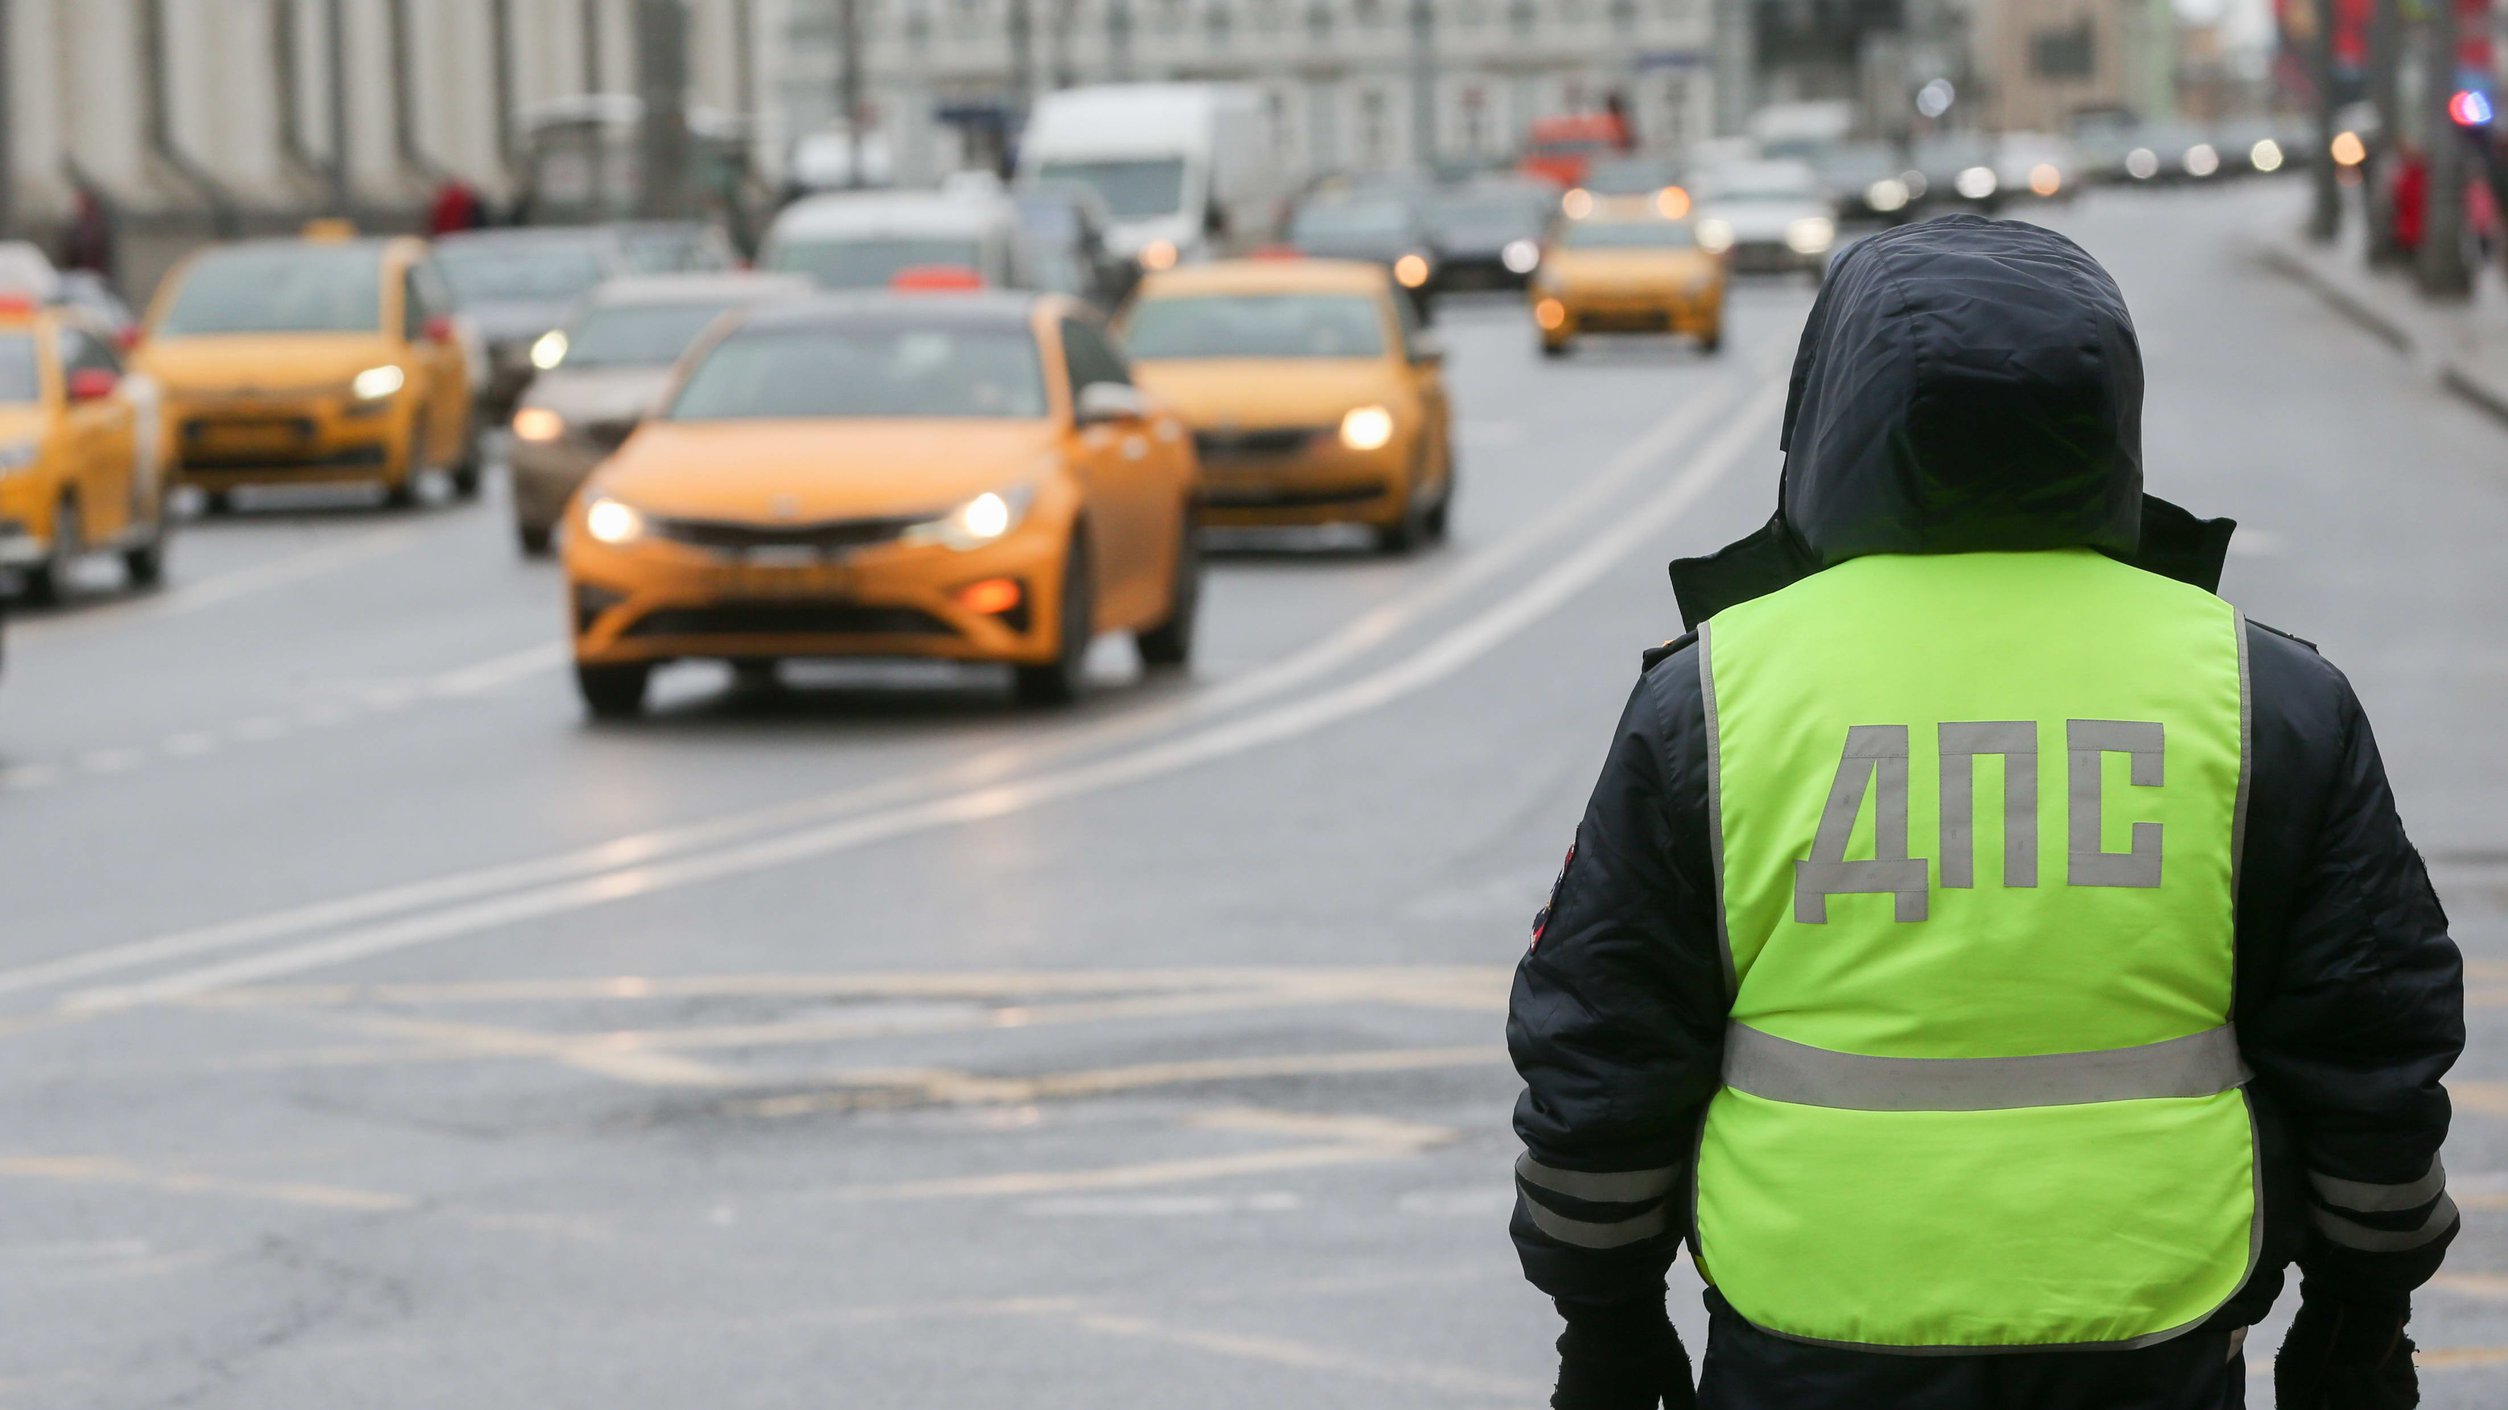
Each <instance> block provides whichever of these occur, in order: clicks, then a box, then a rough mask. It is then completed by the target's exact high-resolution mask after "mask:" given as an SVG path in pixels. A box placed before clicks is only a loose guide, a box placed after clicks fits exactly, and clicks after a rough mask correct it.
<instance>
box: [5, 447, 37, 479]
mask: <svg viewBox="0 0 2508 1410" xmlns="http://www.w3.org/2000/svg"><path fill="white" fill-rule="evenodd" d="M41 454H43V445H42V443H41V442H37V441H14V442H11V443H10V444H8V445H0V475H8V474H14V473H15V472H17V471H20V470H23V469H25V468H26V467H27V466H29V465H32V464H34V463H35V458H36V457H37V456H39V455H41Z"/></svg>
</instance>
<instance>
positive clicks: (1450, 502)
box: [1419, 448, 1457, 543]
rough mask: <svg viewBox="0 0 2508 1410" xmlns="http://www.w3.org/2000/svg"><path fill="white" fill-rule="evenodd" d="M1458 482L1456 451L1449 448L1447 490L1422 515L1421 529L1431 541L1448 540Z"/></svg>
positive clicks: (1442, 541) (1440, 541)
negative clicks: (1447, 534)
mask: <svg viewBox="0 0 2508 1410" xmlns="http://www.w3.org/2000/svg"><path fill="white" fill-rule="evenodd" d="M1456 484H1457V481H1456V478H1455V467H1454V452H1453V450H1452V449H1450V448H1449V449H1448V450H1447V451H1446V484H1445V491H1444V492H1443V493H1442V494H1439V495H1438V496H1437V502H1436V503H1435V504H1433V505H1430V506H1429V508H1428V512H1427V513H1426V514H1423V515H1421V516H1420V521H1419V526H1420V531H1421V533H1422V534H1424V535H1425V536H1426V537H1427V539H1428V541H1429V542H1430V543H1444V542H1445V541H1446V531H1447V529H1448V528H1449V527H1450V525H1451V523H1452V520H1453V518H1454V513H1453V510H1454V490H1455V486H1456Z"/></svg>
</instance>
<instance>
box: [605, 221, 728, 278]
mask: <svg viewBox="0 0 2508 1410" xmlns="http://www.w3.org/2000/svg"><path fill="white" fill-rule="evenodd" d="M709 253H710V252H709V251H708V250H707V248H706V239H705V232H704V231H703V230H701V229H696V228H693V227H692V228H690V229H686V230H634V231H630V232H628V233H627V234H625V235H623V236H621V237H620V238H619V262H620V263H621V264H623V265H625V266H626V268H627V271H628V272H629V273H631V274H689V273H703V272H705V271H707V270H710V269H713V268H716V267H718V266H719V265H720V264H721V263H722V261H720V260H718V259H711V258H708V255H709Z"/></svg>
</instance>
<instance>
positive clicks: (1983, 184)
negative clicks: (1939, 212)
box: [1951, 166, 2003, 201]
mask: <svg viewBox="0 0 2508 1410" xmlns="http://www.w3.org/2000/svg"><path fill="white" fill-rule="evenodd" d="M2002 185H2003V182H2002V180H2001V178H1999V177H1997V176H1996V175H1995V174H1994V168H1992V167H1990V166H1972V167H1968V168H1965V169H1963V170H1962V171H1961V172H1960V174H1959V175H1958V176H1956V177H1953V178H1952V179H1951V189H1952V190H1954V191H1957V192H1958V193H1959V194H1961V195H1962V196H1965V197H1967V198H1968V199H1969V200H1972V201H1982V200H1984V199H1985V198H1986V197H1988V196H1991V195H1993V194H1994V193H1995V192H1996V191H1997V190H1999V189H2001V187H2002Z"/></svg>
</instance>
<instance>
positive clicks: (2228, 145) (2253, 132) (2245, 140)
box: [2212, 117, 2307, 176]
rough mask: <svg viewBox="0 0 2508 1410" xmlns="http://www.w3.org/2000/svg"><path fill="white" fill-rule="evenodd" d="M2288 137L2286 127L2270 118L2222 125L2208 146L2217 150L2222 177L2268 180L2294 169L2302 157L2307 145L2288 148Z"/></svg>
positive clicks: (2249, 118)
mask: <svg viewBox="0 0 2508 1410" xmlns="http://www.w3.org/2000/svg"><path fill="white" fill-rule="evenodd" d="M2288 137H2289V133H2288V130H2287V128H2286V126H2285V125H2284V124H2283V123H2281V122H2278V121H2276V120H2274V119H2273V118H2270V117H2247V118H2238V119H2234V120H2232V121H2230V122H2226V123H2223V124H2222V125H2221V127H2220V130H2219V131H2218V132H2216V133H2214V134H2213V138H2212V142H2213V145H2214V146H2215V147H2217V148H2219V150H2220V158H2221V170H2222V171H2223V172H2224V173H2225V174H2226V173H2236V174H2240V175H2255V176H2269V175H2271V174H2272V173H2274V172H2279V171H2292V170H2296V169H2297V163H2296V162H2295V161H2294V158H2296V157H2298V156H2300V155H2301V154H2303V153H2304V151H2305V149H2306V145H2307V144H2306V143H2305V142H2304V141H2302V142H2299V143H2296V144H2289V143H2288V141H2287V139H2288Z"/></svg>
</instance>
